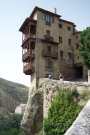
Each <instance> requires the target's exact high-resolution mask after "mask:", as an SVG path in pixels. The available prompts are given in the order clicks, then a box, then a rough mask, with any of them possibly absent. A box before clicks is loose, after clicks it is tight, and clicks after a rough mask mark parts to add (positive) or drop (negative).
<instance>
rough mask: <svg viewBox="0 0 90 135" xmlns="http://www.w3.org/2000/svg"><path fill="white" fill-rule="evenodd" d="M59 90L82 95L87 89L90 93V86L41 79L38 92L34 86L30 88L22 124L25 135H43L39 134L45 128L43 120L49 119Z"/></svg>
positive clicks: (81, 83) (82, 83) (80, 83)
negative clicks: (62, 89) (76, 91)
mask: <svg viewBox="0 0 90 135" xmlns="http://www.w3.org/2000/svg"><path fill="white" fill-rule="evenodd" d="M59 88H70V89H77V90H78V91H80V93H82V91H85V90H86V89H87V90H88V91H90V86H88V85H87V84H86V83H84V82H68V81H64V82H63V81H60V80H51V79H41V80H40V83H39V88H38V89H37V90H36V88H35V87H34V86H31V88H30V92H29V97H28V102H27V106H26V110H25V113H24V116H23V120H22V124H21V125H22V128H23V129H24V132H25V135H42V134H43V133H40V134H39V132H40V131H41V129H42V128H43V118H44V117H47V112H48V109H49V107H50V104H51V101H52V100H53V97H54V96H55V95H56V94H57V92H58V90H60V89H59ZM75 135H76V134H75ZM83 135H86V134H83ZM87 135H88V134H87Z"/></svg>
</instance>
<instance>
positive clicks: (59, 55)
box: [19, 7, 87, 84]
mask: <svg viewBox="0 0 90 135" xmlns="http://www.w3.org/2000/svg"><path fill="white" fill-rule="evenodd" d="M19 30H20V32H22V61H23V72H24V73H25V74H26V75H31V81H32V83H33V82H34V83H35V82H36V84H38V80H39V78H45V77H48V75H49V74H51V75H52V77H53V78H54V79H58V78H59V73H61V74H62V75H63V77H64V79H65V80H78V79H86V78H87V69H86V67H85V65H84V64H83V60H82V58H81V57H80V55H79V46H80V32H79V31H77V30H76V25H75V24H74V23H73V22H70V21H67V20H63V19H62V18H61V16H60V15H58V14H57V13H56V12H55V13H54V12H50V11H47V10H45V9H42V8H39V7H35V8H34V10H33V11H32V13H31V15H30V16H29V17H28V18H26V19H25V21H24V22H23V24H22V25H21V27H20V29H19Z"/></svg>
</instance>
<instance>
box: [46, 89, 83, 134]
mask: <svg viewBox="0 0 90 135" xmlns="http://www.w3.org/2000/svg"><path fill="white" fill-rule="evenodd" d="M76 93H77V92H76V91H71V90H68V89H63V90H60V92H59V93H58V95H57V96H56V97H55V98H54V99H53V101H52V103H51V107H50V109H49V112H48V118H46V119H45V120H44V131H45V134H46V135H63V134H64V133H65V132H66V130H67V129H68V128H69V127H70V126H71V124H72V123H73V121H74V120H75V119H76V117H77V115H78V114H79V112H80V110H81V107H80V106H79V105H78V104H77V102H76V100H74V99H75V98H77V96H78V93H77V94H76Z"/></svg>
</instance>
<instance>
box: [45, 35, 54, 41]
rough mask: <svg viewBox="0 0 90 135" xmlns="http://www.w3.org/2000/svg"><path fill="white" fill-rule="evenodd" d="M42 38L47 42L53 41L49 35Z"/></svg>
mask: <svg viewBox="0 0 90 135" xmlns="http://www.w3.org/2000/svg"><path fill="white" fill-rule="evenodd" d="M44 38H45V40H47V41H53V40H54V39H53V37H51V36H49V35H47V34H46V35H44Z"/></svg>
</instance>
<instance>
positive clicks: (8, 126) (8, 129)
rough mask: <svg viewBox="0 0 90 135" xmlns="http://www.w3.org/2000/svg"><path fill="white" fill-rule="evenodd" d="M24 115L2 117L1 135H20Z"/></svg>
mask: <svg viewBox="0 0 90 135" xmlns="http://www.w3.org/2000/svg"><path fill="white" fill-rule="evenodd" d="M21 118H22V115H18V114H11V115H9V116H0V135H19V134H20V133H21V132H22V131H21V129H20V122H21Z"/></svg>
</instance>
